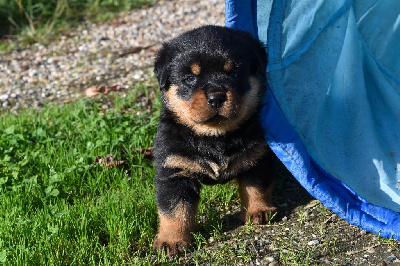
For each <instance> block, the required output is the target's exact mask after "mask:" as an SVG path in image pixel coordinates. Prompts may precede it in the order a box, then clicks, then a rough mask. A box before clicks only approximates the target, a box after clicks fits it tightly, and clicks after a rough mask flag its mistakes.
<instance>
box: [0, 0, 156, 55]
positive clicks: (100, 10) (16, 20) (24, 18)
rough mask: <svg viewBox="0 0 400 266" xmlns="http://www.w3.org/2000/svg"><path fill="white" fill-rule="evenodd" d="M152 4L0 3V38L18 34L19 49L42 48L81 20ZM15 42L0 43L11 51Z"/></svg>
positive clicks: (85, 0)
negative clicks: (41, 46) (38, 44)
mask: <svg viewBox="0 0 400 266" xmlns="http://www.w3.org/2000/svg"><path fill="white" fill-rule="evenodd" d="M152 3H153V1H152V0H82V1H81V0H50V1H47V0H0V37H1V36H2V35H14V34H18V35H20V36H21V37H22V38H20V40H21V41H20V42H19V45H26V44H29V43H33V42H41V43H44V44H47V43H49V42H50V41H51V40H53V39H54V38H55V37H56V36H57V35H58V33H59V32H62V31H64V30H68V29H70V28H71V26H72V25H75V24H77V23H78V22H81V21H83V20H91V21H94V22H102V21H105V20H108V19H111V18H113V17H115V14H116V12H120V11H128V10H132V9H135V8H143V7H147V6H150V5H151V4H152ZM13 45H16V43H15V42H11V43H8V42H7V43H6V42H2V43H0V49H1V50H10V49H12V46H13Z"/></svg>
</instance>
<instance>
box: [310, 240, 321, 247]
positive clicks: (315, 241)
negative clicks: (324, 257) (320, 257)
mask: <svg viewBox="0 0 400 266" xmlns="http://www.w3.org/2000/svg"><path fill="white" fill-rule="evenodd" d="M318 244H319V241H318V240H311V241H309V242H308V243H307V245H309V246H315V245H318Z"/></svg>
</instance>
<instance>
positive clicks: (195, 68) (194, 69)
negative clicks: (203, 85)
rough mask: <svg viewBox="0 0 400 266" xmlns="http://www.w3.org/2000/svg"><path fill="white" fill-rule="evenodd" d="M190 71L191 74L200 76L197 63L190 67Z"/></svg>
mask: <svg viewBox="0 0 400 266" xmlns="http://www.w3.org/2000/svg"><path fill="white" fill-rule="evenodd" d="M190 70H191V71H192V73H193V74H195V75H196V76H197V75H199V74H200V71H201V67H200V65H199V64H198V63H194V64H192V65H191V66H190Z"/></svg>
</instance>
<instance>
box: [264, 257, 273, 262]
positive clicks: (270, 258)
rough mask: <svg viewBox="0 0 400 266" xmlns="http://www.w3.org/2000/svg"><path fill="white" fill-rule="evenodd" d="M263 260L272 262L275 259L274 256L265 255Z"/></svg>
mask: <svg viewBox="0 0 400 266" xmlns="http://www.w3.org/2000/svg"><path fill="white" fill-rule="evenodd" d="M265 260H266V261H267V262H273V261H275V258H274V257H266V258H265Z"/></svg>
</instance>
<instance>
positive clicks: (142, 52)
mask: <svg viewBox="0 0 400 266" xmlns="http://www.w3.org/2000/svg"><path fill="white" fill-rule="evenodd" d="M205 24H217V25H223V24H224V6H223V5H221V1H217V0H211V1H185V0H178V1H157V2H156V3H155V5H154V6H153V7H151V8H148V9H144V10H138V11H133V12H131V13H130V14H128V15H121V16H120V17H119V18H118V19H115V20H113V21H111V22H109V23H106V24H104V25H96V24H90V23H89V24H86V25H84V26H79V27H78V28H77V29H76V30H71V31H69V32H66V33H65V34H64V35H63V36H61V38H60V40H59V41H57V42H54V43H52V44H51V45H49V46H43V45H40V44H36V45H34V46H33V47H32V48H30V49H24V50H15V51H14V52H12V53H11V54H7V55H1V56H2V58H1V61H0V106H1V107H3V108H7V109H11V110H12V111H14V112H17V110H18V108H20V107H23V108H25V107H35V108H36V107H40V106H42V105H43V103H48V102H53V101H57V102H68V101H72V100H74V99H76V98H80V97H82V96H83V91H84V89H85V88H88V87H90V86H92V85H97V84H106V85H113V84H119V85H120V89H122V90H124V89H129V88H130V87H132V86H134V84H135V83H136V82H138V81H141V82H146V81H148V80H149V73H150V71H151V69H152V65H153V58H154V54H155V51H156V50H157V49H158V48H159V47H160V43H161V42H162V41H163V40H166V39H169V38H172V37H174V36H177V35H178V34H179V33H182V32H183V31H185V30H189V29H192V28H195V27H198V26H201V25H205Z"/></svg>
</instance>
